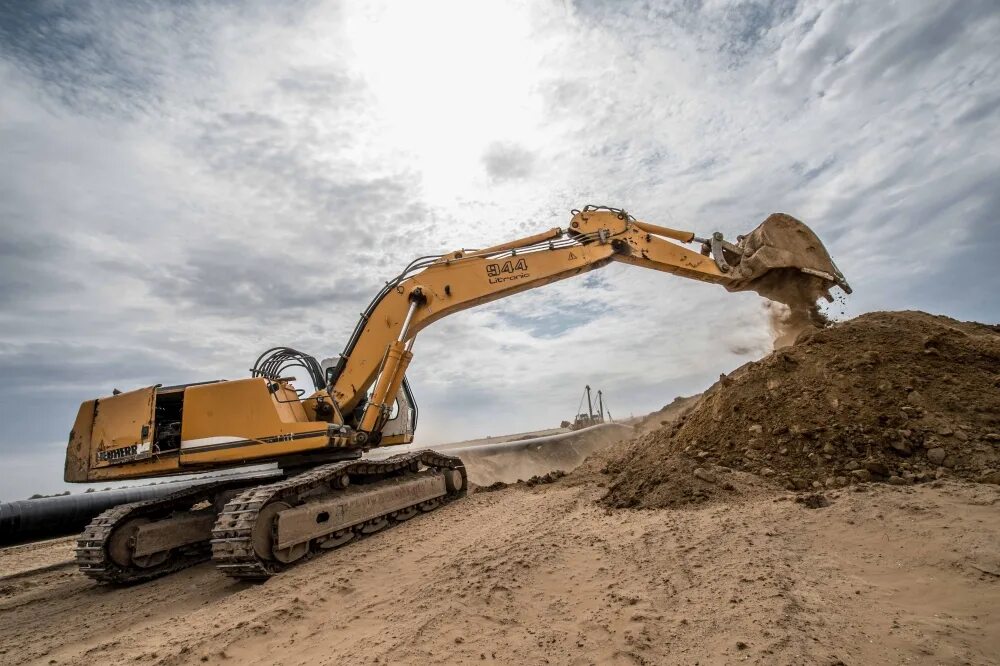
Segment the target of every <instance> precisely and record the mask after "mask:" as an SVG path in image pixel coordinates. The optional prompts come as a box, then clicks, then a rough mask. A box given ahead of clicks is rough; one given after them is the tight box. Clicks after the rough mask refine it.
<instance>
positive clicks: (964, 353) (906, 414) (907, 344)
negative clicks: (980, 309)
mask: <svg viewBox="0 0 1000 666" xmlns="http://www.w3.org/2000/svg"><path fill="white" fill-rule="evenodd" d="M998 387H1000V333H998V329H997V327H995V326H987V325H983V324H976V323H962V322H958V321H955V320H953V319H948V318H947V317H936V316H932V315H929V314H925V313H922V312H875V313H871V314H866V315H863V316H861V317H858V318H856V319H853V320H850V321H846V322H843V323H838V324H834V325H832V326H830V327H828V328H825V329H823V330H817V331H813V332H807V333H805V334H803V335H801V336H800V337H799V338H798V341H797V342H796V343H795V344H794V345H792V346H791V347H788V348H785V349H782V350H779V351H776V352H774V353H772V354H771V355H769V356H767V357H766V358H764V359H762V360H761V361H759V362H751V363H748V364H746V365H745V366H743V367H742V368H739V369H738V370H736V371H734V372H733V373H731V374H730V375H729V376H724V377H723V378H721V379H720V381H719V382H718V383H716V384H715V385H714V386H713V387H712V388H711V389H709V390H708V391H706V393H705V394H704V395H703V396H702V398H701V399H700V400H699V401H698V404H697V405H696V406H694V407H693V408H691V410H690V411H689V412H687V413H686V414H685V415H683V416H681V417H680V418H678V419H677V420H676V421H674V422H673V423H671V424H668V425H665V426H663V427H661V428H660V429H658V430H656V431H654V432H651V433H649V434H646V435H643V436H641V437H638V438H636V439H633V440H631V441H629V442H623V443H621V444H619V445H616V446H614V447H612V448H611V449H609V450H608V451H607V452H605V453H604V454H602V455H601V456H600V458H602V459H603V460H605V461H606V462H605V465H604V468H603V469H604V471H605V473H606V474H608V475H610V482H609V491H608V494H607V496H606V498H605V502H606V503H607V504H608V505H610V506H616V507H666V506H679V505H683V504H688V503H691V502H702V501H706V500H708V499H711V498H716V497H718V498H724V497H732V496H740V495H745V494H753V493H754V492H757V491H759V490H760V489H761V488H762V487H763V486H774V485H777V486H779V487H785V488H788V489H795V490H814V489H817V488H819V489H828V488H837V487H842V486H846V485H849V484H857V483H864V482H868V481H884V482H888V483H891V484H895V485H912V484H914V483H922V482H927V481H933V480H934V479H937V478H941V477H945V476H951V477H960V478H964V479H969V480H975V481H984V482H991V483H1000V390H998Z"/></svg>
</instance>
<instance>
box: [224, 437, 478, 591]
mask: <svg viewBox="0 0 1000 666" xmlns="http://www.w3.org/2000/svg"><path fill="white" fill-rule="evenodd" d="M420 465H425V466H427V467H429V468H432V469H440V470H456V471H458V472H460V473H461V478H462V486H461V488H460V489H459V490H457V491H454V492H450V493H448V494H447V495H445V496H443V497H440V498H438V499H436V500H434V501H432V502H417V503H415V504H414V505H412V506H410V507H408V509H415V508H419V509H420V510H421V511H430V510H431V509H433V508H436V507H437V506H439V505H440V504H442V503H444V502H447V501H450V500H453V499H457V498H458V497H461V496H463V495H464V494H465V491H466V488H467V487H468V479H467V476H466V472H465V466H464V465H463V464H462V461H461V460H460V459H458V458H455V457H453V456H446V455H442V454H440V453H436V452H434V451H418V452H414V453H404V454H400V455H396V456H393V457H391V458H387V459H385V460H379V461H375V460H352V461H344V462H337V463H331V464H328V465H323V466H322V467H317V468H315V469H313V470H310V471H308V472H305V473H303V474H299V475H298V476H294V477H292V478H289V479H286V480H284V481H279V482H277V483H272V484H269V485H266V486H260V487H256V488H249V489H247V490H245V491H243V492H241V493H240V494H239V495H237V496H236V497H234V498H233V499H232V500H230V501H229V503H227V504H226V506H225V508H224V509H223V510H222V512H221V513H220V514H219V518H218V520H217V521H216V524H215V529H214V530H213V532H212V535H213V538H212V559H213V560H215V562H216V565H217V566H218V568H219V569H220V570H221V571H222V572H223V573H225V574H227V575H229V576H232V577H234V578H239V579H248V580H263V579H266V578H270V577H271V576H272V575H274V574H276V573H278V572H279V571H281V570H282V569H284V568H286V567H288V566H293V564H283V563H281V562H278V561H276V560H273V559H265V558H262V557H261V556H260V555H258V553H257V552H256V551H255V549H254V543H253V530H254V526H255V525H256V524H257V520H258V518H259V517H260V514H261V511H262V510H263V509H264V508H265V507H266V506H268V505H269V504H272V503H274V502H285V503H287V504H289V505H290V506H296V505H297V504H300V503H301V502H302V501H303V498H308V497H310V496H313V495H315V494H316V493H322V492H336V488H337V485H336V482H337V479H341V478H343V476H344V475H345V474H346V475H347V476H348V477H349V478H350V480H351V483H352V485H353V484H357V483H359V482H360V483H364V482H365V481H371V480H376V479H386V478H395V477H403V476H405V475H407V474H414V473H415V472H416V470H417V469H418V467H419V466H420ZM412 515H413V514H412V513H410V514H405V513H404V512H402V511H393V512H390V513H388V514H384V515H381V516H378V518H377V519H375V520H374V521H372V520H369V521H365V522H363V523H359V524H357V525H353V526H352V527H351V528H349V529H350V531H351V532H353V534H347V535H345V537H346V538H343V539H341V540H338V541H337V542H336V543H337V545H339V544H340V543H347V542H349V541H353V540H354V539H356V538H360V537H363V536H366V535H367V534H369V533H370V532H371V531H372V530H371V529H369V528H371V527H373V526H374V524H375V522H376V521H379V524H380V525H381V523H382V522H384V523H388V524H392V523H395V522H400V521H402V520H406V519H408V518H409V517H410V516H412ZM376 529H380V527H378V528H376ZM327 546H329V544H327ZM321 548H322V546H321V540H314V541H313V542H310V543H309V544H308V552H307V555H306V557H308V556H309V555H312V554H313V553H315V552H317V551H319V550H320V549H321Z"/></svg>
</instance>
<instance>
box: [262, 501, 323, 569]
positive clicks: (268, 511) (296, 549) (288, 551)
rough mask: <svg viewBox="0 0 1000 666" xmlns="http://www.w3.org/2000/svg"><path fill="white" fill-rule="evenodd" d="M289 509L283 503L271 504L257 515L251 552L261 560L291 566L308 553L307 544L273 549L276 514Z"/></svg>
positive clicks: (288, 506) (288, 505) (289, 507)
mask: <svg viewBox="0 0 1000 666" xmlns="http://www.w3.org/2000/svg"><path fill="white" fill-rule="evenodd" d="M291 508H292V507H291V505H290V504H287V503H285V502H271V503H270V504H268V505H267V506H265V507H264V508H263V509H261V510H260V513H259V514H258V515H257V522H256V523H255V524H254V526H253V534H252V536H251V539H252V540H253V550H254V552H255V553H257V556H258V557H260V558H261V559H264V560H269V561H272V562H274V561H277V562H281V563H282V564H291V563H292V562H295V561H296V560H299V559H301V558H302V557H303V556H305V555H306V553H308V552H309V543H308V542H306V543H299V544H295V545H293V546H289V547H288V548H276V547H275V540H274V535H275V522H276V521H277V520H278V514H279V513H281V512H282V511H285V510H287V509H291Z"/></svg>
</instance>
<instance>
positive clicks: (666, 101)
mask: <svg viewBox="0 0 1000 666" xmlns="http://www.w3.org/2000/svg"><path fill="white" fill-rule="evenodd" d="M998 28H1000V11H998V10H997V9H996V5H995V3H993V2H990V1H989V0H983V1H978V2H977V1H975V0H970V1H967V2H966V1H956V2H946V3H932V2H914V3H906V4H886V3H853V2H816V1H803V2H799V3H794V2H773V3H767V2H721V1H712V2H705V3H697V4H692V3H686V2H663V3H653V4H646V5H629V6H622V5H620V4H619V3H590V2H580V3H578V4H573V3H551V4H547V5H540V4H538V3H507V2H496V3H485V4H484V3H471V4H470V3H458V2H450V3H449V2H441V3H437V2H432V3H416V4H415V3H383V4H370V3H366V4H365V5H364V6H361V5H352V4H344V3H334V2H319V1H316V2H301V3H292V4H281V5H275V4H274V3H266V2H259V3H244V4H240V5H231V4H227V3H210V2H204V3H187V4H183V5H175V4H167V5H164V4H162V3H148V4H147V3H143V4H130V5H121V4H117V3H99V2H93V3H83V2H81V3H55V4H52V5H41V4H29V5H23V6H21V7H18V8H15V9H7V10H4V13H3V14H0V85H2V87H3V90H4V94H3V95H2V96H0V224H2V226H3V228H2V231H3V238H2V239H0V257H2V258H3V264H2V266H0V276H2V277H3V284H2V286H0V304H2V306H3V310H2V312H0V367H3V368H4V369H5V370H4V373H5V378H9V377H18V378H20V380H21V381H20V383H18V384H16V385H9V386H8V387H7V388H6V389H4V393H3V394H2V396H0V404H2V406H3V409H2V413H0V423H3V424H4V425H2V426H0V453H2V454H4V455H8V454H10V455H14V454H15V452H16V453H17V455H18V456H21V457H19V458H18V460H19V461H21V462H19V465H23V464H27V463H24V460H26V458H24V457H23V456H25V455H28V454H26V453H25V451H26V450H34V449H38V450H41V448H40V447H51V446H53V445H55V444H54V443H57V442H58V441H60V440H61V439H62V438H63V437H64V432H65V431H66V430H67V429H68V427H69V425H70V422H71V421H72V418H73V416H74V414H75V410H76V404H75V403H78V402H79V401H81V400H83V399H85V398H88V397H90V396H92V395H97V394H102V393H107V392H108V391H109V390H110V389H111V388H112V387H113V386H115V385H118V384H122V387H123V388H125V387H126V386H127V385H134V384H137V383H154V382H159V381H170V382H174V381H183V380H185V379H190V380H198V379H207V378H215V377H222V376H230V377H232V376H242V375H243V374H244V373H245V372H246V367H247V366H248V364H249V363H250V362H251V361H252V359H253V358H255V357H256V355H257V353H259V352H260V351H261V350H263V349H264V348H266V347H268V346H272V345H276V344H289V345H292V346H295V347H298V348H301V349H304V350H307V351H310V352H313V353H315V354H316V355H317V356H321V357H322V356H327V355H330V354H333V353H336V352H338V351H339V350H340V349H341V348H342V345H343V343H344V341H345V340H346V338H347V335H348V334H349V332H350V330H351V329H352V328H353V325H354V322H355V321H356V318H357V314H358V312H359V311H360V310H361V309H362V308H363V306H364V304H365V303H366V302H367V300H368V295H369V294H374V292H375V291H376V290H377V289H378V287H379V286H380V285H381V284H382V281H384V280H386V279H388V278H389V277H391V276H392V275H394V274H395V272H396V271H398V270H399V269H400V268H401V267H402V266H403V265H405V264H406V263H407V262H408V261H409V260H410V259H411V258H412V257H414V256H416V255H420V254H427V253H431V252H439V251H443V250H448V249H454V248H458V247H462V246H467V247H471V246H485V245H489V244H493V243H498V242H503V241H507V240H510V239H512V238H514V237H516V236H518V235H526V234H532V233H535V232H537V231H540V230H544V229H547V228H550V227H552V226H557V225H558V226H565V225H566V223H567V221H568V210H569V209H570V208H574V207H579V206H582V205H583V204H585V203H607V204H612V205H619V206H624V207H626V208H628V209H629V210H630V212H632V213H634V214H636V215H638V216H639V217H641V218H643V219H647V220H650V221H654V222H658V223H662V224H666V225H670V226H676V227H687V228H693V229H695V230H697V231H699V232H701V233H703V234H704V233H708V232H711V231H713V230H715V229H719V230H722V231H724V232H726V233H727V234H728V235H735V234H736V233H740V232H744V231H747V230H748V229H749V228H751V227H752V226H754V225H755V224H757V223H758V222H759V221H760V220H761V219H763V217H764V216H765V215H766V214H768V213H770V212H772V211H775V210H782V211H786V212H789V213H792V214H795V215H796V216H798V217H800V218H802V219H804V220H805V221H806V222H807V223H809V224H810V225H811V226H813V227H814V228H815V229H816V230H817V231H818V232H819V234H820V235H821V237H823V238H824V239H826V240H827V241H828V245H829V247H830V249H831V251H832V254H833V255H834V257H835V258H836V260H837V262H838V264H839V265H840V267H841V269H842V270H843V271H844V272H845V273H846V274H847V276H848V278H849V279H850V280H851V282H852V284H853V286H854V287H855V289H856V294H855V297H853V298H851V299H849V301H848V313H849V314H854V313H857V312H860V311H864V310H868V309H875V308H905V307H915V306H919V307H924V308H931V309H934V310H935V311H938V312H942V313H945V314H954V315H957V316H963V317H970V318H979V319H985V320H989V319H994V320H995V319H996V317H997V314H998V310H997V301H996V298H995V296H994V294H995V293H996V290H997V288H998V287H1000V284H998V282H997V280H998V278H997V277H996V274H995V272H993V271H990V270H987V269H985V268H982V266H983V265H984V263H983V262H984V261H985V260H986V258H987V257H992V260H994V261H995V257H994V256H993V253H994V252H995V251H996V250H997V249H1000V248H998V247H997V245H998V242H1000V241H998V238H997V237H998V225H997V224H996V219H997V211H998V210H1000V195H998V194H997V193H996V191H995V185H994V184H995V183H996V182H997V177H998V176H1000V155H998V152H997V149H996V148H995V146H997V145H1000V123H998V122H997V121H996V119H995V116H996V114H995V110H996V108H997V105H998V100H1000V82H998V80H997V77H998V76H1000V75H998V73H997V72H998V71H1000V67H998V65H1000V62H998V61H1000V51H998V50H997V49H996V48H995V46H994V45H993V41H994V39H993V36H994V35H996V34H997V32H998ZM590 275H591V276H590V277H588V278H586V279H583V280H581V279H577V280H572V281H569V282H565V283H561V284H558V285H554V286H552V287H549V288H546V289H543V290H539V291H534V292H529V293H525V294H522V295H519V296H516V297H514V298H511V299H508V300H504V301H501V302H499V303H495V304H491V305H489V306H485V307H482V308H479V309H477V310H474V311H469V312H466V313H462V314H460V315H457V316H455V317H453V318H449V319H447V320H444V321H442V322H440V323H438V324H435V325H434V326H432V327H430V328H429V329H427V330H426V331H424V332H422V333H421V335H420V339H419V341H418V342H417V345H416V348H415V350H416V358H415V360H414V363H413V365H412V366H411V379H412V381H413V383H414V386H415V390H416V391H417V395H418V398H419V399H421V407H422V417H421V431H420V434H421V435H422V436H423V437H425V438H426V439H425V441H440V440H441V439H445V438H455V437H465V436H469V435H478V434H486V433H487V432H491V433H494V434H496V433H498V432H500V431H506V430H519V429H525V428H533V427H539V426H547V425H551V424H553V423H558V421H560V420H562V418H566V417H568V416H570V415H571V412H572V410H573V408H574V407H575V403H576V400H577V398H578V394H579V391H580V390H581V388H582V386H583V384H584V383H588V382H589V383H590V384H591V385H592V386H595V388H596V387H600V388H603V389H605V391H606V394H607V396H608V399H609V401H610V403H611V405H612V407H613V408H615V409H614V411H615V413H616V414H617V415H624V414H626V413H627V412H628V411H632V410H634V411H636V412H640V411H645V410H649V409H652V408H655V407H658V406H660V405H661V404H663V403H665V402H667V401H669V400H670V399H671V398H672V397H673V395H674V394H676V393H685V392H691V391H694V390H697V389H699V388H701V387H702V386H704V385H705V384H706V383H707V382H708V381H710V380H711V379H712V377H714V376H717V375H718V373H719V372H722V371H725V370H728V369H730V368H732V367H735V366H736V365H738V364H740V363H742V362H743V361H745V360H747V359H748V358H752V357H754V356H755V355H757V354H759V353H761V351H762V350H763V349H764V348H765V347H766V345H767V342H768V337H767V331H766V329H765V324H764V322H765V317H764V316H763V313H762V311H761V308H760V305H759V299H757V298H756V297H755V296H752V295H746V294H741V295H731V294H727V293H726V292H724V291H723V290H722V289H720V288H718V287H712V286H708V285H702V284H694V283H690V282H687V281H684V280H681V279H678V278H674V277H672V276H668V275H663V274H655V273H652V272H648V271H645V272H644V271H640V270H638V269H634V268H631V267H626V266H620V265H612V266H611V267H609V268H606V269H603V270H602V271H600V272H599V273H593V274H590ZM594 276H599V277H600V279H599V280H597V279H595V278H594ZM949 282H950V283H953V284H954V285H955V288H954V289H945V288H943V287H942V286H941V285H943V284H949ZM80 356H85V357H86V360H87V363H80V362H79V357H80ZM25 360H29V361H30V362H31V363H32V364H34V367H35V368H36V369H35V370H32V369H30V368H25V367H24V362H25ZM66 368H69V370H71V373H70V375H68V376H67V375H66V374H65V373H64V372H63V370H65V369H66ZM136 368H139V369H142V368H145V370H146V372H148V373H149V376H141V377H139V376H136V374H137V372H138V371H137V370H136ZM139 374H141V373H139ZM32 378H35V379H34V381H33V380H32ZM54 378H55V379H54ZM35 382H37V383H35ZM7 383H8V384H9V382H7ZM42 402H44V404H45V405H46V409H45V410H44V416H43V415H42V414H43V413H42V412H40V411H38V410H36V409H34V408H32V407H31V405H37V404H41V403H42ZM25 414H29V415H31V416H30V418H26V417H24V416H23V415H25ZM45 450H50V448H46V449H45ZM29 458H30V456H29ZM41 460H42V458H39V461H41ZM39 464H41V463H39ZM59 474H60V470H59V469H52V468H49V467H46V468H44V469H39V476H40V478H43V479H46V481H45V482H44V483H46V484H52V485H49V486H46V487H38V488H35V487H34V486H33V487H31V488H27V487H24V486H23V484H22V485H21V486H13V485H11V486H7V487H10V488H14V487H17V488H20V490H17V491H16V493H15V494H27V493H28V492H33V491H34V490H51V489H54V487H53V486H55V487H58V482H57V479H58V476H59ZM3 481H4V484H5V485H6V484H7V483H8V482H9V483H13V482H14V481H13V480H11V479H4V480H3ZM32 483H36V482H35V481H34V480H33V481H32ZM37 483H39V484H42V482H41V481H38V482H37ZM42 485H44V484H42ZM6 492H14V491H6Z"/></svg>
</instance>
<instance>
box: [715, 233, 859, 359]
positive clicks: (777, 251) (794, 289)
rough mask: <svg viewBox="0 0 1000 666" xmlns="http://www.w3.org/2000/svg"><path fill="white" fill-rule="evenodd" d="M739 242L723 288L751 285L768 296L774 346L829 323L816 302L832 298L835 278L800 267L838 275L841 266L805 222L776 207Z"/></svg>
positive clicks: (739, 288)
mask: <svg viewBox="0 0 1000 666" xmlns="http://www.w3.org/2000/svg"><path fill="white" fill-rule="evenodd" d="M739 247H740V249H741V250H742V252H743V255H742V257H740V258H739V261H738V263H737V264H736V265H735V266H734V267H733V269H732V272H731V273H730V277H731V278H732V279H733V281H732V282H731V283H730V284H728V285H727V286H726V288H727V289H729V290H730V291H755V292H757V293H758V294H760V295H761V296H763V297H764V298H766V299H768V301H770V303H768V305H767V308H768V318H769V321H770V324H771V330H772V337H773V338H774V348H775V349H779V348H781V347H787V346H789V345H791V344H793V343H794V342H795V340H796V338H797V337H798V336H799V335H801V334H802V333H803V332H804V331H808V330H812V329H820V328H825V327H826V326H828V325H829V323H830V322H829V320H828V319H827V317H826V315H825V314H824V313H823V312H822V311H821V310H820V308H819V306H818V305H817V302H818V301H819V299H820V298H827V299H830V298H832V297H831V296H830V289H831V287H833V286H834V283H833V282H831V281H829V280H826V279H824V278H820V277H817V276H816V275H814V274H812V273H808V272H803V271H813V272H820V273H823V274H826V275H829V276H833V277H836V278H839V277H840V272H839V271H838V270H837V267H836V265H835V264H834V263H833V259H831V258H830V254H829V253H828V252H827V251H826V248H825V247H824V246H823V243H822V241H820V239H819V237H818V236H817V235H816V234H815V233H814V232H813V231H812V230H811V229H810V228H809V227H807V226H806V225H805V224H803V223H802V222H800V221H799V220H797V219H795V218H794V217H792V216H791V215H786V214H784V213H774V214H772V215H770V216H768V218H767V219H766V220H764V222H763V223H762V224H760V226H758V227H757V228H756V229H754V230H753V231H752V232H750V233H749V234H747V235H746V236H744V237H742V238H741V239H740V242H739ZM843 284H846V282H845V283H843ZM842 286H843V285H842Z"/></svg>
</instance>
